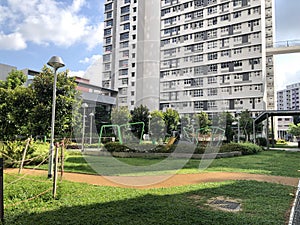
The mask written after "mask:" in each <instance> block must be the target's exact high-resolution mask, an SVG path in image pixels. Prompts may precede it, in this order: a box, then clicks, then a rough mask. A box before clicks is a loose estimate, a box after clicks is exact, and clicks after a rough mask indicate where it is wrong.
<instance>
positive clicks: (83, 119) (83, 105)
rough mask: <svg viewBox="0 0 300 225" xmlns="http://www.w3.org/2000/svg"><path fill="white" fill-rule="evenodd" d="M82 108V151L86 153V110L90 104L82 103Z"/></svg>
mask: <svg viewBox="0 0 300 225" xmlns="http://www.w3.org/2000/svg"><path fill="white" fill-rule="evenodd" d="M81 107H82V108H83V118H82V139H81V151H82V152H83V151H84V133H85V109H86V108H87V107H88V104H86V103H85V102H84V103H82V105H81Z"/></svg>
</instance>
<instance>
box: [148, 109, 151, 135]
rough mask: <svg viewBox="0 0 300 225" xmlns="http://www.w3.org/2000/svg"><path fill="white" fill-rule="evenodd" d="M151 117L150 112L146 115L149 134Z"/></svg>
mask: <svg viewBox="0 0 300 225" xmlns="http://www.w3.org/2000/svg"><path fill="white" fill-rule="evenodd" d="M151 119H152V116H151V114H149V116H148V134H149V136H150V125H151Z"/></svg>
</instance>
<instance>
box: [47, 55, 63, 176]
mask: <svg viewBox="0 0 300 225" xmlns="http://www.w3.org/2000/svg"><path fill="white" fill-rule="evenodd" d="M47 64H48V65H49V66H51V67H52V68H53V69H54V82H53V97H52V118H51V137H50V150H49V163H48V178H52V173H53V149H54V126H55V105H56V82H57V75H56V72H57V70H58V69H59V68H61V67H64V66H65V64H64V63H63V61H62V59H61V58H60V57H58V56H52V57H51V59H50V60H49V61H48V62H47Z"/></svg>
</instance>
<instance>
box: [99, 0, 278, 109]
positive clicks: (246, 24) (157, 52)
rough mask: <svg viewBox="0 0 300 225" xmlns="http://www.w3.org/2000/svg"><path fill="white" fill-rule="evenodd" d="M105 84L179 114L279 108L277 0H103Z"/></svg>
mask: <svg viewBox="0 0 300 225" xmlns="http://www.w3.org/2000/svg"><path fill="white" fill-rule="evenodd" d="M104 26H105V28H104V43H103V46H104V53H103V61H104V63H103V66H104V68H103V86H104V87H108V88H112V89H115V90H118V91H119V96H118V103H117V104H118V105H119V106H122V105H125V106H128V107H129V108H130V109H133V108H134V107H135V106H137V105H139V104H144V105H147V106H148V107H149V108H150V110H153V109H161V110H164V109H166V108H173V109H176V110H177V111H178V112H179V113H180V114H189V113H197V112H200V111H205V112H208V113H213V112H220V111H230V112H236V111H242V110H245V109H248V110H250V111H253V112H260V111H263V110H265V109H273V108H274V87H273V86H274V82H273V77H274V76H273V74H274V72H273V57H272V56H267V55H266V48H267V47H271V46H272V45H273V0H161V1H159V0H114V1H112V0H106V2H105V25H104Z"/></svg>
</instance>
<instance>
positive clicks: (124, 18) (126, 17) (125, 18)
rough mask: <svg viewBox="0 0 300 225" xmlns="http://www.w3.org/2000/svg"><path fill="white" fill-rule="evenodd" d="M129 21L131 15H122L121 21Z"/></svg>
mask: <svg viewBox="0 0 300 225" xmlns="http://www.w3.org/2000/svg"><path fill="white" fill-rule="evenodd" d="M124 21H129V15H125V16H121V22H124Z"/></svg>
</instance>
